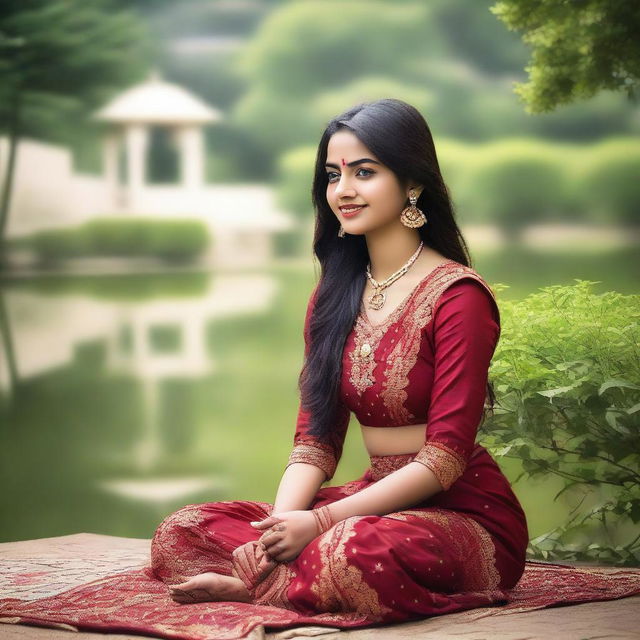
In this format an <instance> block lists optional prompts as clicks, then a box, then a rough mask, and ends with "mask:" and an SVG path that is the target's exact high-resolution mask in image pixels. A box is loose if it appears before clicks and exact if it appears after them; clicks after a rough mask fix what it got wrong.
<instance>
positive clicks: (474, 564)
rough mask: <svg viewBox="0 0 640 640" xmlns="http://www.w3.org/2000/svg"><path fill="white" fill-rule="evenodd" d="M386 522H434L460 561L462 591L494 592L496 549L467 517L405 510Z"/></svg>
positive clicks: (445, 511)
mask: <svg viewBox="0 0 640 640" xmlns="http://www.w3.org/2000/svg"><path fill="white" fill-rule="evenodd" d="M385 518H392V519H394V520H403V521H405V522H407V521H411V519H412V518H418V519H419V520H423V521H425V522H433V523H434V524H435V525H437V526H439V527H441V528H442V529H443V530H444V533H445V536H446V539H447V541H448V543H450V544H452V545H453V546H454V548H455V551H456V556H457V557H458V558H460V559H461V560H463V562H461V565H462V566H463V567H464V576H462V577H463V579H464V583H463V585H462V589H463V590H465V591H485V590H488V589H496V588H497V587H498V585H499V584H500V574H499V573H498V569H497V568H496V548H495V545H494V544H493V540H492V539H491V536H490V535H489V532H488V531H487V530H486V529H485V528H484V527H483V526H481V525H480V524H479V523H478V522H476V521H475V520H474V519H473V518H470V517H469V516H465V515H462V514H461V513H458V512H456V511H451V510H449V509H438V508H429V509H425V510H424V511H421V510H417V509H415V510H414V509H408V510H406V511H398V512H396V513H389V514H388V515H386V516H385Z"/></svg>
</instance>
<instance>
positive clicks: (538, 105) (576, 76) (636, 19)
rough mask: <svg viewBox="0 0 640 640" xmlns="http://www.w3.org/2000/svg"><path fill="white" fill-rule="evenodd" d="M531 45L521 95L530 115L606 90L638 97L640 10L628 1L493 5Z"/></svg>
mask: <svg viewBox="0 0 640 640" xmlns="http://www.w3.org/2000/svg"><path fill="white" fill-rule="evenodd" d="M491 11H492V12H493V13H494V14H496V15H497V16H498V17H499V18H500V19H501V20H502V21H503V22H504V23H505V24H506V25H507V27H508V28H509V29H511V30H516V31H522V32H523V35H522V39H523V41H524V42H525V43H526V44H528V45H529V46H530V47H531V59H530V64H529V66H528V67H526V70H527V72H528V73H529V82H527V83H517V84H516V88H515V91H516V93H517V94H518V95H520V96H521V98H522V99H523V100H524V101H525V103H526V105H527V106H526V109H527V111H528V112H529V113H543V112H547V111H552V110H553V109H554V108H555V107H556V106H558V105H560V104H565V103H570V102H573V101H576V100H579V99H585V98H590V97H592V96H594V95H595V94H596V93H598V92H599V91H600V90H602V89H610V90H613V91H625V92H626V93H627V95H628V96H629V98H630V99H635V98H637V90H638V85H639V82H640V49H639V48H638V33H640V6H639V5H638V3H637V2H625V1H624V0H500V2H496V4H494V5H493V6H492V7H491Z"/></svg>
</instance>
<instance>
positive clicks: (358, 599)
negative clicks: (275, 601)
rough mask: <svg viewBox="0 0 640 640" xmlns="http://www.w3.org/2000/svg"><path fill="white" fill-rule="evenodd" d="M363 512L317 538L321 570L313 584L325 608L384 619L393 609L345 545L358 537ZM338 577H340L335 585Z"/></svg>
mask: <svg viewBox="0 0 640 640" xmlns="http://www.w3.org/2000/svg"><path fill="white" fill-rule="evenodd" d="M361 518H362V516H352V517H350V518H346V519H345V520H341V521H340V522H338V523H337V524H336V525H334V526H333V527H332V528H331V529H329V531H327V532H326V533H324V534H322V536H321V537H320V539H319V541H318V553H319V555H320V558H319V562H320V570H319V571H318V573H317V574H316V576H315V579H314V581H313V583H312V585H311V591H312V592H313V593H314V594H315V595H316V597H317V598H318V600H319V607H318V608H319V609H320V610H323V611H343V612H348V611H351V612H352V611H354V610H355V611H356V612H357V613H360V614H365V615H367V616H371V617H373V618H374V619H381V618H382V617H383V616H384V615H385V614H387V613H389V612H390V611H391V610H390V609H389V608H388V607H386V606H385V605H383V604H381V603H380V599H379V597H378V592H377V591H376V590H375V589H374V588H372V587H370V586H369V585H368V584H367V583H366V581H365V580H364V577H363V574H362V571H360V569H358V567H356V566H354V565H352V564H349V558H348V556H347V550H346V547H347V545H348V544H349V542H350V540H351V538H353V537H355V536H356V535H357V534H356V531H355V530H354V528H355V525H356V524H357V523H358V521H359V520H360V519H361ZM336 578H337V579H338V580H339V581H340V582H339V584H338V585H336V583H335V580H336Z"/></svg>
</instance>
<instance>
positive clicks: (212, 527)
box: [151, 447, 527, 623]
mask: <svg viewBox="0 0 640 640" xmlns="http://www.w3.org/2000/svg"><path fill="white" fill-rule="evenodd" d="M413 457H414V456H413V455H412V454H408V455H401V456H381V457H372V458H371V467H370V468H369V469H367V471H366V472H365V474H364V475H363V476H362V477H361V478H359V479H358V480H354V481H352V482H348V483H346V484H344V485H341V486H336V487H327V488H324V489H320V490H319V491H318V493H317V494H316V496H315V498H314V500H313V502H312V505H311V508H315V507H321V506H323V505H325V504H331V503H332V502H335V501H336V500H340V499H342V498H344V497H346V496H348V495H352V494H353V493H356V492H358V491H361V490H362V489H364V488H366V487H368V486H369V485H370V484H372V483H375V482H376V481H378V480H380V479H381V478H383V477H384V476H386V475H388V474H389V473H391V472H393V471H395V470H396V469H399V468H400V467H402V466H404V465H406V464H408V463H409V462H410V461H411V460H412V459H413ZM272 509H273V506H272V505H271V504H268V503H264V502H251V501H226V502H212V503H205V504H197V505H188V506H186V507H183V508H182V509H180V510H178V511H176V512H175V513H173V514H171V515H170V516H169V517H167V518H166V519H165V520H164V521H163V522H162V523H161V524H160V526H159V527H158V529H157V531H156V533H155V536H154V538H153V542H152V547H151V566H152V571H153V573H154V575H155V576H156V577H157V578H158V579H160V580H162V581H164V582H165V583H168V584H171V583H177V582H182V581H184V580H186V579H187V578H189V577H191V576H193V575H196V574H198V573H204V572H207V571H213V572H216V573H220V574H224V575H233V576H236V577H238V578H240V579H241V580H242V581H243V582H244V583H245V585H246V586H247V589H248V590H249V593H250V594H251V595H252V597H253V601H254V603H256V604H263V605H271V606H277V607H282V608H285V609H290V610H292V611H296V612H298V613H301V614H305V615H315V614H320V613H336V614H345V613H353V614H364V615H366V616H367V618H368V619H369V620H371V621H375V622H384V623H387V622H399V621H403V620H409V619H413V618H416V617H423V616H430V615H435V614H443V613H449V612H453V611H459V610H461V609H469V608H472V607H479V606H487V605H489V604H496V603H499V602H504V601H505V600H506V593H505V589H509V588H511V587H513V586H514V585H515V584H516V582H517V581H518V579H519V578H520V576H521V575H522V572H523V571H524V558H525V550H526V546H527V527H526V520H525V517H524V513H523V511H522V509H521V507H520V505H519V503H518V501H517V499H516V497H515V496H514V494H513V492H512V491H511V488H510V487H509V483H508V481H507V480H506V478H505V477H504V476H503V475H502V473H501V472H500V470H499V468H498V466H497V465H496V463H495V462H494V461H493V459H492V458H491V457H490V456H489V454H488V453H487V452H486V451H485V450H484V449H483V448H482V447H476V450H475V451H474V454H473V456H472V457H471V459H470V461H469V464H468V466H467V469H466V471H465V473H464V474H463V476H462V477H461V478H460V479H459V480H458V481H457V482H456V483H455V484H454V485H453V486H452V487H451V488H450V489H449V490H448V491H445V492H441V493H439V494H438V495H437V496H435V497H433V498H431V499H429V500H428V501H425V502H424V503H421V504H420V505H416V506H415V507H413V508H411V509H407V510H404V511H399V512H396V513H389V514H387V515H385V516H353V517H350V518H347V519H345V520H342V521H341V522H339V523H337V524H336V525H334V526H333V527H332V528H331V529H329V530H328V531H327V532H325V533H324V534H322V535H320V536H318V537H317V538H315V539H314V540H312V541H311V542H310V543H309V544H308V545H307V546H306V547H305V548H304V549H303V550H302V552H301V553H300V554H299V555H298V556H297V557H296V558H295V559H294V560H292V561H290V562H286V563H276V562H273V561H271V560H269V558H268V557H267V556H265V554H264V552H263V551H262V549H261V548H260V545H259V544H258V539H259V538H260V536H261V535H262V532H260V531H258V530H256V529H254V528H253V527H252V526H251V525H250V524H249V523H250V522H252V521H255V520H262V519H264V518H266V517H267V516H269V515H270V514H271V512H272Z"/></svg>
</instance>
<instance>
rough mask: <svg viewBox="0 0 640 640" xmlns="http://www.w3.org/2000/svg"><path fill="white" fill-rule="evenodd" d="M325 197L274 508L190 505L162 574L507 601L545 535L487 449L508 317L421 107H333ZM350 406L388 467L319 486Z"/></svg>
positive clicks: (426, 606)
mask: <svg viewBox="0 0 640 640" xmlns="http://www.w3.org/2000/svg"><path fill="white" fill-rule="evenodd" d="M313 201H314V205H315V210H316V216H317V217H316V230H315V238H314V251H315V255H316V256H317V258H318V260H319V261H320V264H321V267H322V272H321V277H320V281H319V283H318V285H317V287H316V288H315V290H314V292H313V293H312V295H311V298H310V301H309V305H308V309H307V314H306V321H305V329H304V335H305V344H306V349H305V363H304V367H303V369H302V373H301V375H300V390H301V407H300V411H299V414H298V419H297V428H296V432H295V437H294V447H293V451H292V453H291V456H290V458H289V464H288V466H287V467H286V469H285V471H284V474H283V476H282V481H281V482H280V486H279V488H278V492H277V496H276V499H275V504H274V505H271V504H266V503H257V502H248V501H229V502H219V503H207V504H201V505H190V506H187V507H185V508H183V509H181V510H179V511H177V512H176V513H174V514H172V515H171V516H169V517H168V518H167V519H166V520H165V521H164V522H163V523H162V524H161V525H160V527H159V528H158V530H157V532H156V535H155V537H154V540H153V545H152V567H153V570H154V572H155V575H156V576H157V577H158V578H160V579H161V580H164V581H165V582H166V583H168V584H169V588H170V593H171V595H172V597H173V599H174V600H176V601H177V602H181V603H190V602H200V601H203V600H215V601H238V602H253V603H256V604H263V605H273V606H278V607H284V608H287V609H291V610H294V611H298V612H301V613H305V614H321V613H324V612H336V613H337V612H340V613H342V614H366V616H367V619H369V620H372V621H379V622H394V621H400V620H406V619H409V618H412V617H419V616H424V615H432V614H434V613H446V612H448V611H454V610H458V609H461V608H469V607H473V606H481V605H486V604H489V603H492V602H497V601H499V600H502V599H504V597H505V593H504V590H505V589H508V588H510V587H513V586H514V585H515V584H516V582H517V581H518V579H519V578H520V576H521V574H522V572H523V570H524V557H525V548H526V545H527V539H528V536H527V526H526V520H525V516H524V513H523V511H522V509H521V507H520V505H519V504H518V501H517V499H516V498H515V496H514V494H513V493H512V491H511V488H510V487H509V483H508V482H507V480H506V479H505V477H504V476H503V475H502V473H501V472H500V470H499V468H498V466H497V465H496V464H495V462H494V461H493V460H492V458H491V457H490V456H489V454H488V453H487V452H486V451H485V449H484V448H483V447H481V446H479V445H477V444H476V443H475V440H476V434H477V429H478V426H479V425H480V423H481V421H482V418H483V411H484V408H485V399H486V397H487V395H488V397H489V398H492V396H493V394H492V391H491V387H490V385H488V382H487V372H488V368H489V364H490V361H491V357H492V355H493V353H494V350H495V347H496V344H497V341H498V337H499V333H500V320H499V313H498V308H497V306H496V302H495V299H494V296H493V293H492V291H491V289H490V288H489V286H488V285H487V284H486V283H485V281H484V280H483V279H482V278H481V277H480V276H479V275H478V273H476V272H475V271H474V270H473V269H472V268H471V267H470V266H469V258H468V252H467V250H466V245H465V243H464V240H463V238H462V235H461V233H460V230H459V229H458V227H457V225H456V222H455V220H454V216H453V212H452V206H451V202H450V200H449V195H448V192H447V189H446V187H445V184H444V182H443V179H442V176H441V173H440V169H439V166H438V160H437V158H436V152H435V148H434V144H433V139H432V137H431V133H430V131H429V128H428V126H427V124H426V122H425V121H424V119H423V117H422V116H421V115H420V114H419V113H418V111H416V110H415V109H414V108H413V107H411V106H410V105H408V104H406V103H404V102H401V101H399V100H392V99H386V100H380V101H377V102H373V103H369V104H363V105H359V106H356V107H354V108H352V109H350V110H349V111H347V112H345V113H343V114H342V115H340V116H338V117H336V118H334V119H333V120H332V121H331V122H330V123H329V125H328V127H327V129H326V130H325V132H324V134H323V136H322V139H321V141H320V145H319V148H318V154H317V160H316V168H315V177H314V184H313ZM351 413H354V414H355V416H356V417H357V419H358V421H359V423H360V425H361V429H362V436H363V441H364V445H365V446H366V448H367V451H368V453H369V456H370V460H371V466H370V468H369V469H367V471H366V472H365V474H364V475H363V476H362V477H361V478H360V479H358V480H354V481H352V482H348V483H347V484H345V485H342V486H336V487H326V488H320V487H321V485H322V484H323V483H324V482H325V481H326V480H330V479H331V478H332V476H333V474H334V471H335V468H336V465H337V463H338V461H339V459H340V455H341V452H342V445H343V442H344V437H345V433H346V429H347V425H348V422H349V418H350V414H351Z"/></svg>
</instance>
